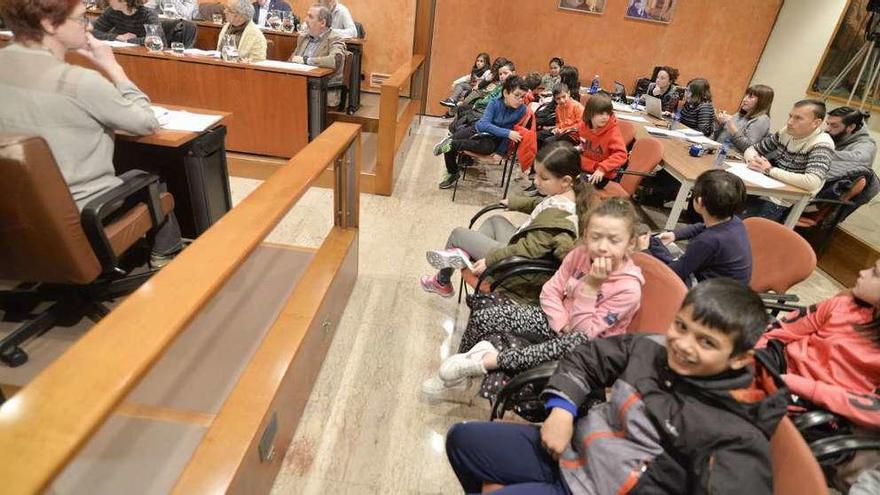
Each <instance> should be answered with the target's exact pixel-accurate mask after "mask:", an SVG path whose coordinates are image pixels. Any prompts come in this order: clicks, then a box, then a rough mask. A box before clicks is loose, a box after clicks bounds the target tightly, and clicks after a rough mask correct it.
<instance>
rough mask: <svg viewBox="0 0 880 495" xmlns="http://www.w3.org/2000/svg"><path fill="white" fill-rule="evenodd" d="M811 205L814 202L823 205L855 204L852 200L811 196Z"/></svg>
mask: <svg viewBox="0 0 880 495" xmlns="http://www.w3.org/2000/svg"><path fill="white" fill-rule="evenodd" d="M809 204H811V205H815V204H823V205H840V206H856V204H855V203H853V202H852V201H841V200H839V199H825V198H813V199H811V200H810V203H809Z"/></svg>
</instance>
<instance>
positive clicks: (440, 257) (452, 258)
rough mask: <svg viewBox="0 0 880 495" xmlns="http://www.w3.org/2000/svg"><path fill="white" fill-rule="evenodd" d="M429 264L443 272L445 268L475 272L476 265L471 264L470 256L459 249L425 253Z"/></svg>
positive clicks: (433, 250) (434, 250)
mask: <svg viewBox="0 0 880 495" xmlns="http://www.w3.org/2000/svg"><path fill="white" fill-rule="evenodd" d="M425 258H427V260H428V263H430V264H431V266H433V267H434V268H436V269H438V270H442V269H444V268H455V269H456V270H463V269H465V268H467V269H469V270H473V268H474V265H472V264H471V258H470V256H468V254H467V253H466V252H465V251H464V250H463V249H459V248H452V249H432V250H431V251H428V252H426V253H425Z"/></svg>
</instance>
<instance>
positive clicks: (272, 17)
mask: <svg viewBox="0 0 880 495" xmlns="http://www.w3.org/2000/svg"><path fill="white" fill-rule="evenodd" d="M266 24H268V25H269V27H270V28H272V29H273V30H274V31H278V30H279V29H281V13H280V12H278V11H277V10H270V11H269V17H267V18H266Z"/></svg>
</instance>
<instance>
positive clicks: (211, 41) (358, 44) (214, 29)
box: [193, 21, 364, 113]
mask: <svg viewBox="0 0 880 495" xmlns="http://www.w3.org/2000/svg"><path fill="white" fill-rule="evenodd" d="M193 22H194V23H195V24H196V26H198V30H197V31H196V44H195V47H196V48H200V49H202V50H216V49H217V41H218V39H219V38H220V29H221V28H222V27H223V25H222V24H214V23H213V22H211V21H193ZM262 31H263V35H264V36H265V37H266V39H267V40H269V41H271V44H270V48H269V50H268V52H267V53H266V56H267V57H268V58H269V60H288V59H289V58H290V55H291V54H293V50H294V49H295V48H296V40H297V39H298V38H299V34H298V33H296V32H293V33H288V32H285V31H275V30H272V29H263V30H262ZM345 45H346V47H347V48H348V51H350V52H351V71H350V72H351V75H350V76H349V81H348V83H349V93H348V111H349V112H350V113H354V112H357V111H358V109H359V108H360V107H361V65H362V63H363V56H364V40H363V39H347V40H345Z"/></svg>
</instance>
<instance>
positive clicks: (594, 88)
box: [590, 74, 599, 95]
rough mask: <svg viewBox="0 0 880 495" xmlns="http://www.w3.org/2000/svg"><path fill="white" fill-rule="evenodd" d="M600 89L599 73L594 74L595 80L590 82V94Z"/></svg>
mask: <svg viewBox="0 0 880 495" xmlns="http://www.w3.org/2000/svg"><path fill="white" fill-rule="evenodd" d="M598 91H599V74H596V75H595V76H593V82H591V83H590V94H591V95H594V94H596V93H597V92H598Z"/></svg>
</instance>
